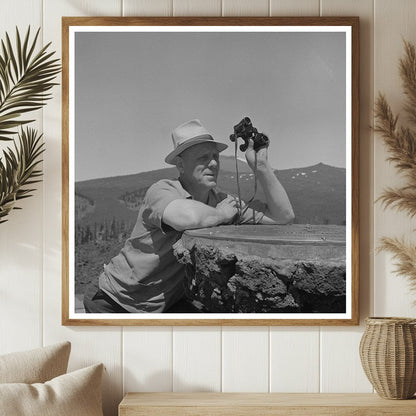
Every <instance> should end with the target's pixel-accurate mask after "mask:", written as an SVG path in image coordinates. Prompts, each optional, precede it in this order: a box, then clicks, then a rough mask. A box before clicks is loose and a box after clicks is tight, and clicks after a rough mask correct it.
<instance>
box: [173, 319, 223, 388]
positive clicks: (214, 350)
mask: <svg viewBox="0 0 416 416" xmlns="http://www.w3.org/2000/svg"><path fill="white" fill-rule="evenodd" d="M173 391H182V392H184V391H221V328H219V327H212V328H192V327H184V328H181V327H178V328H173Z"/></svg>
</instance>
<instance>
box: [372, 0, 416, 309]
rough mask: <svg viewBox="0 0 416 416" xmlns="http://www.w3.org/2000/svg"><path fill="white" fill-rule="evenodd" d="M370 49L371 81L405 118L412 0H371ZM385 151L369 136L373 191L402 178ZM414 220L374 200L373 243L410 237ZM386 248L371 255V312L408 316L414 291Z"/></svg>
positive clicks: (414, 12) (413, 37) (415, 14)
mask: <svg viewBox="0 0 416 416" xmlns="http://www.w3.org/2000/svg"><path fill="white" fill-rule="evenodd" d="M374 13H375V30H374V36H375V54H374V81H375V89H376V93H378V92H382V93H384V94H385V95H386V98H387V101H388V103H389V104H390V105H391V106H392V109H393V111H394V112H395V113H396V114H397V113H398V112H400V111H401V117H400V121H399V122H403V121H404V123H406V115H405V114H404V112H403V111H402V106H403V103H404V100H405V97H404V94H403V91H402V87H401V80H400V77H399V71H398V62H399V59H400V58H401V57H402V56H403V42H402V38H403V39H406V40H408V41H411V42H416V31H415V19H416V2H415V1H413V0H397V1H394V2H392V1H388V0H387V1H386V0H375V9H374ZM388 156H389V155H388V153H387V152H386V149H385V147H384V145H383V143H382V139H381V138H380V137H377V138H376V141H375V153H374V157H375V169H374V170H375V172H377V174H376V175H375V181H374V190H375V197H377V196H379V195H380V193H381V192H382V189H383V188H384V187H388V186H396V185H399V184H403V183H404V182H403V179H402V177H401V176H400V175H399V174H398V173H397V171H396V170H395V168H394V167H393V165H391V164H389V163H387V162H386V161H385V160H386V158H387V157H388ZM415 228H416V222H415V221H410V220H409V219H408V217H407V216H406V215H405V214H403V213H399V212H397V211H396V210H392V209H387V210H385V211H384V210H382V209H381V206H380V204H376V205H375V234H374V235H375V244H377V240H378V239H379V238H380V237H382V236H398V237H401V236H402V235H404V236H406V238H408V239H412V238H413V241H414V229H415ZM393 269H394V267H392V259H391V256H390V254H388V253H385V252H382V253H379V254H377V255H376V256H375V265H374V276H375V282H374V291H375V314H377V315H381V316H388V315H395V316H414V315H415V314H416V308H415V307H414V306H413V305H412V303H413V302H414V300H415V299H416V296H415V294H414V293H411V292H409V286H408V284H407V282H406V281H405V279H404V278H402V277H398V276H396V275H394V274H393V273H392V272H393Z"/></svg>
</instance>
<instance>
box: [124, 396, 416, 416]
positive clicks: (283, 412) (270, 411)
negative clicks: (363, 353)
mask: <svg viewBox="0 0 416 416" xmlns="http://www.w3.org/2000/svg"><path fill="white" fill-rule="evenodd" d="M197 415H198V416H217V415H218V416H231V415H232V416H297V415H307V416H326V415H328V416H335V415H336V416H380V415H389V416H406V415H416V399H415V400H386V399H382V398H380V397H379V396H378V395H376V394H361V393H352V394H324V393H308V394H303V393H302V394H298V393H289V394H286V393H270V394H267V393H127V395H126V396H125V397H124V399H123V400H122V402H121V403H120V405H119V416H197Z"/></svg>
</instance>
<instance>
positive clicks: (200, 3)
mask: <svg viewBox="0 0 416 416" xmlns="http://www.w3.org/2000/svg"><path fill="white" fill-rule="evenodd" d="M221 6H222V4H221V0H173V15H174V16H221Z"/></svg>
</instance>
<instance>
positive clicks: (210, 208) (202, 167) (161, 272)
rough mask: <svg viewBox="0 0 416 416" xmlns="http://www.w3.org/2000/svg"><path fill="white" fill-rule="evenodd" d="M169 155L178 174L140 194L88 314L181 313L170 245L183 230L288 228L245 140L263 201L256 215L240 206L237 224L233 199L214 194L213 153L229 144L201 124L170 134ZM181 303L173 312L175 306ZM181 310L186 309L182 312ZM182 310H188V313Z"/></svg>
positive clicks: (276, 194) (270, 176)
mask: <svg viewBox="0 0 416 416" xmlns="http://www.w3.org/2000/svg"><path fill="white" fill-rule="evenodd" d="M172 140H173V145H174V150H173V151H172V152H170V153H169V154H168V155H167V156H166V158H165V162H166V163H168V164H171V165H175V166H176V167H177V169H178V171H179V178H178V179H176V180H168V179H164V180H160V181H158V182H156V183H155V184H153V185H152V186H151V187H150V188H149V189H148V190H147V192H146V195H145V198H144V202H143V205H142V207H141V209H140V211H139V214H138V218H137V222H136V225H135V227H134V229H133V232H132V234H131V237H130V238H129V239H127V241H126V243H125V245H124V247H123V249H122V250H121V252H120V253H119V254H118V255H117V256H115V257H113V259H112V260H111V261H110V263H109V264H107V265H105V266H104V271H103V273H102V274H101V275H100V277H99V280H98V288H97V284H96V283H95V284H91V285H90V286H89V288H88V289H87V291H86V294H85V297H84V305H85V310H86V312H90V313H128V312H132V313H146V312H177V311H178V312H181V311H184V309H183V302H181V301H182V299H183V296H184V287H183V279H184V266H183V265H181V264H179V263H178V262H177V261H176V258H175V256H174V254H173V248H172V247H173V245H174V244H175V243H176V242H177V241H178V240H179V239H180V237H181V235H182V232H183V231H184V230H187V229H194V228H205V227H213V226H216V225H220V224H230V223H233V222H234V223H235V222H236V221H237V222H238V223H256V224H287V223H289V222H291V221H293V219H294V214H293V210H292V206H291V204H290V201H289V199H288V197H287V194H286V191H285V190H284V188H283V187H282V185H281V184H280V182H279V181H278V179H277V178H276V176H275V174H274V172H273V170H272V168H271V167H270V165H269V163H268V162H267V149H266V148H261V149H259V150H258V151H257V152H256V151H254V149H253V142H252V141H250V143H249V147H248V149H247V151H246V159H247V162H248V164H249V166H250V167H251V169H253V171H254V170H256V175H257V178H258V180H259V183H260V185H261V186H262V188H263V191H264V193H265V196H266V201H267V206H263V207H262V209H261V210H257V209H254V208H253V207H251V206H248V207H245V209H243V210H242V214H241V215H240V216H239V218H237V213H238V210H237V199H236V198H234V197H232V196H230V195H226V194H224V193H221V192H217V191H216V190H215V187H216V185H217V177H218V173H219V167H220V166H219V153H220V152H222V151H223V150H225V149H226V148H227V145H226V144H224V143H220V142H217V141H215V140H214V138H213V137H212V135H211V134H210V133H209V132H208V131H207V130H206V129H205V127H204V126H203V125H202V124H201V122H200V121H199V120H191V121H188V122H186V123H184V124H182V125H180V126H179V127H177V128H176V129H175V130H174V131H173V132H172ZM178 305H179V306H178ZM185 309H187V308H185ZM186 311H188V312H189V311H191V309H189V308H188V310H186Z"/></svg>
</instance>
